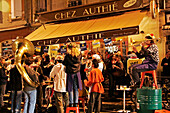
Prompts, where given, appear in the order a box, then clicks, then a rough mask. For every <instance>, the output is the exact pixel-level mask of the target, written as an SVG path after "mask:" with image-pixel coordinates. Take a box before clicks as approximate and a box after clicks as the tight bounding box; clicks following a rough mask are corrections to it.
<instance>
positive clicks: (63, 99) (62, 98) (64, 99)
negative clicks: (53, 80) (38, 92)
mask: <svg viewBox="0 0 170 113" xmlns="http://www.w3.org/2000/svg"><path fill="white" fill-rule="evenodd" d="M54 94H55V100H56V106H57V113H64V110H63V104H64V109H65V112H66V107H67V106H68V105H69V99H68V93H67V92H56V91H55V92H54Z"/></svg>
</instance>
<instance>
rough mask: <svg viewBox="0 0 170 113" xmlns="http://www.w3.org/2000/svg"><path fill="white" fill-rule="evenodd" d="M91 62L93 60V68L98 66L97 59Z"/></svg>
mask: <svg viewBox="0 0 170 113" xmlns="http://www.w3.org/2000/svg"><path fill="white" fill-rule="evenodd" d="M92 62H93V65H94V68H98V67H99V63H98V61H97V60H96V59H93V60H92Z"/></svg>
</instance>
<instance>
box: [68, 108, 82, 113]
mask: <svg viewBox="0 0 170 113" xmlns="http://www.w3.org/2000/svg"><path fill="white" fill-rule="evenodd" d="M70 110H73V111H76V113H80V111H79V107H67V109H66V113H69V112H70Z"/></svg>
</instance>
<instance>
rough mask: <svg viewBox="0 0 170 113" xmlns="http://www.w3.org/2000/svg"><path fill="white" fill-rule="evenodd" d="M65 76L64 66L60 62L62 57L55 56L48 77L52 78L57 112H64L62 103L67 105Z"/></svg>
mask: <svg viewBox="0 0 170 113" xmlns="http://www.w3.org/2000/svg"><path fill="white" fill-rule="evenodd" d="M66 77H67V74H66V73H65V66H64V65H63V64H62V58H61V57H58V58H57V64H56V65H55V66H54V67H53V68H52V70H51V72H50V78H54V91H55V92H54V94H55V99H56V104H57V105H56V106H57V113H64V109H63V103H64V105H65V110H66V106H68V105H69V99H68V93H67V92H66Z"/></svg>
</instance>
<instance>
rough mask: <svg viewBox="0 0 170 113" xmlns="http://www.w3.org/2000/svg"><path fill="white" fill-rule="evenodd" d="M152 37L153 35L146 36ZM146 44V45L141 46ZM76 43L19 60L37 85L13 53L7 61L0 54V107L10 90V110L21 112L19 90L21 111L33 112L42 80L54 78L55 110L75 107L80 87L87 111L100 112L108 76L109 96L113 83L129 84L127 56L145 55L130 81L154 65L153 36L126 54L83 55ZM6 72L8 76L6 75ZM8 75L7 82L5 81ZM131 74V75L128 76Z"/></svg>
mask: <svg viewBox="0 0 170 113" xmlns="http://www.w3.org/2000/svg"><path fill="white" fill-rule="evenodd" d="M145 38H146V39H152V36H146V37H145ZM144 46H147V47H144ZM79 49H80V48H79V47H78V45H77V44H75V43H70V44H69V45H67V53H66V54H62V55H61V54H60V55H58V56H57V57H56V58H55V57H52V58H50V56H49V55H48V54H47V53H44V54H43V55H42V56H36V55H34V56H33V57H32V58H27V59H25V60H23V61H22V65H23V66H24V68H25V70H26V72H27V73H28V75H29V77H30V78H31V79H32V80H33V81H34V82H39V84H40V85H39V86H38V87H33V86H31V85H30V84H28V83H27V82H26V80H25V79H24V78H23V76H22V75H21V74H20V72H19V71H18V69H17V66H16V64H15V61H14V56H11V57H10V58H9V60H10V63H8V65H7V63H5V59H4V58H2V57H1V58H0V108H1V109H2V108H3V106H4V102H3V97H4V94H5V90H6V89H7V90H11V112H12V113H20V112H21V101H22V94H24V100H25V101H24V102H25V103H24V110H23V113H34V110H35V105H36V104H37V106H38V107H39V109H41V108H42V107H43V104H44V103H43V98H44V95H43V94H44V93H43V92H44V90H43V85H44V84H43V83H44V81H47V80H50V81H53V87H54V97H55V101H56V108H57V113H64V112H65V111H66V108H67V107H77V106H78V97H79V96H80V93H79V91H80V90H85V91H82V92H83V93H86V92H88V93H87V94H81V96H87V98H88V110H87V112H88V113H92V111H93V110H95V112H97V113H99V112H100V109H101V94H102V93H104V88H103V85H104V84H106V83H105V82H104V81H105V79H106V78H108V79H109V97H112V96H113V95H115V90H116V85H129V84H130V81H131V80H129V81H128V80H127V77H129V76H128V75H127V72H126V71H127V60H128V59H129V58H131V59H133V58H141V56H142V57H145V61H144V62H143V63H142V64H137V65H133V66H131V67H130V68H129V69H130V74H131V75H132V78H133V80H134V81H135V82H134V84H133V85H138V84H139V81H140V80H139V77H140V76H139V72H142V71H146V70H154V69H156V68H157V65H158V62H159V58H158V48H157V46H156V45H155V43H154V42H153V41H152V40H147V42H146V43H145V44H142V49H141V51H140V52H138V51H137V50H136V48H134V50H133V52H131V51H129V52H128V55H127V56H124V57H123V56H122V55H121V53H120V52H119V51H118V52H115V53H109V52H108V51H106V52H105V56H102V55H101V54H100V52H93V51H90V52H88V54H86V55H82V54H81V52H80V50H79ZM169 56H170V51H168V52H167V53H166V58H164V59H163V60H162V62H161V65H162V66H163V74H164V75H167V73H169V69H170V68H169V66H170V59H169ZM7 75H9V76H7ZM8 78H10V80H9V84H7V81H8ZM129 78H130V77H129ZM7 85H8V86H9V87H6V86H7Z"/></svg>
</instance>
